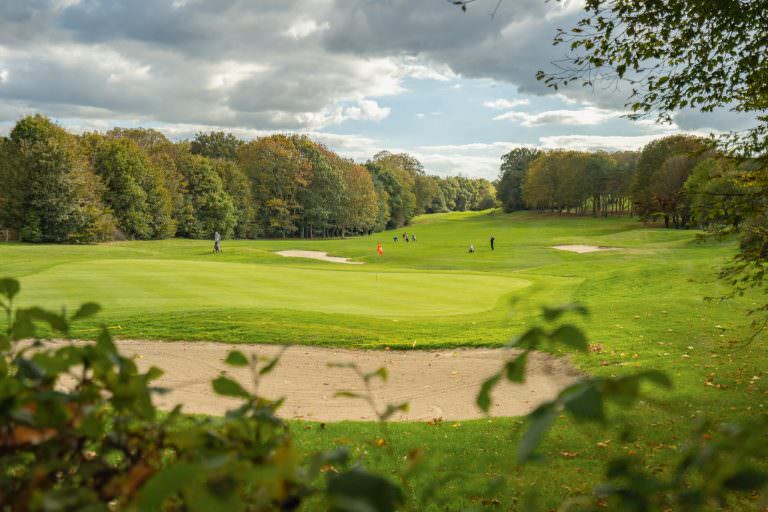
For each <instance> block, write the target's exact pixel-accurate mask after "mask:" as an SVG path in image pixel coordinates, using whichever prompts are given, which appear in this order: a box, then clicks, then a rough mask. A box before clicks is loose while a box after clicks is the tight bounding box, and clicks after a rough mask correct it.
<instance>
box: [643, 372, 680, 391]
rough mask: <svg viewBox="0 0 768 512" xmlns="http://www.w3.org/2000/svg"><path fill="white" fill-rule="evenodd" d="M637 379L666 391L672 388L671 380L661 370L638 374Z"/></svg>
mask: <svg viewBox="0 0 768 512" xmlns="http://www.w3.org/2000/svg"><path fill="white" fill-rule="evenodd" d="M637 377H638V378H640V379H643V380H648V381H650V382H652V383H654V384H656V385H657V386H661V387H663V388H666V389H671V388H672V380H670V378H669V376H668V375H667V374H666V373H664V372H661V371H659V370H648V371H645V372H642V373H639V374H637Z"/></svg>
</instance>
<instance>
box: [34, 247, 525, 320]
mask: <svg viewBox="0 0 768 512" xmlns="http://www.w3.org/2000/svg"><path fill="white" fill-rule="evenodd" d="M530 284H531V283H530V282H529V281H526V280H523V279H515V278H512V277H502V276H489V275H482V274H464V273H458V272H453V273H447V272H446V273H434V272H409V273H403V272H391V271H388V272H383V273H379V272H375V271H368V272H365V271H362V272H350V271H345V270H343V269H338V270H337V269H334V270H323V269H302V268H293V267H286V266H276V265H248V264H244V263H226V262H211V261H190V260H152V259H105V260H100V259H94V260H88V261H83V262H76V263H64V264H61V265H56V266H54V267H51V268H49V269H46V270H43V271H42V272H40V273H37V274H35V275H34V276H30V277H29V278H27V279H26V280H25V289H26V291H27V293H28V294H29V295H30V296H34V297H35V300H36V301H37V302H38V303H42V304H44V305H46V306H53V307H56V306H60V305H62V304H66V305H68V306H69V307H70V308H73V307H75V306H76V305H77V303H78V301H75V300H72V297H73V295H75V294H73V290H78V289H79V290H80V291H79V292H78V293H77V296H78V300H79V301H98V302H100V303H101V304H102V305H103V306H104V307H105V308H106V309H107V310H108V311H111V312H114V313H125V314H128V313H135V314H137V315H139V314H141V313H142V312H144V311H147V310H150V311H152V312H153V313H158V312H163V311H164V312H169V313H172V312H194V311H196V310H205V309H212V308H214V309H218V308H221V309H222V310H229V309H231V308H241V309H248V308H253V309H254V310H255V309H287V310H293V311H315V312H319V313H344V314H353V315H368V316H377V317H378V316H382V317H392V316H394V317H403V316H409V317H410V316H426V315H456V314H467V313H482V312H484V311H486V310H490V309H492V308H494V307H495V306H496V304H497V302H498V301H499V300H500V297H501V296H502V295H504V294H507V293H509V292H512V291H516V290H520V289H522V288H525V287H526V286H529V285H530Z"/></svg>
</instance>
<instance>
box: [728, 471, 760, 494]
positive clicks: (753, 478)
mask: <svg viewBox="0 0 768 512" xmlns="http://www.w3.org/2000/svg"><path fill="white" fill-rule="evenodd" d="M766 482H768V473H766V472H764V471H760V470H758V469H754V468H743V469H740V470H738V471H736V473H734V474H733V475H731V476H730V477H729V478H727V479H726V480H725V481H724V482H723V486H724V487H726V488H728V489H732V490H734V491H752V490H757V489H760V488H761V487H763V486H764V485H765V484H766Z"/></svg>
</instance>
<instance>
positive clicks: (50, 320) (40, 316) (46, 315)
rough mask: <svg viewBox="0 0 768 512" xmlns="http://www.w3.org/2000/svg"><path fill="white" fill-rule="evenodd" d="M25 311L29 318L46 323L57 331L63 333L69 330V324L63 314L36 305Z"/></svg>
mask: <svg viewBox="0 0 768 512" xmlns="http://www.w3.org/2000/svg"><path fill="white" fill-rule="evenodd" d="M27 313H28V314H29V317H30V318H31V319H33V320H37V321H40V322H45V323H47V324H48V325H50V326H51V329H53V330H54V331H59V332H61V333H64V334H66V333H68V332H69V324H68V323H67V319H66V318H64V316H63V315H59V314H57V313H53V312H51V311H47V310H45V309H42V308H38V307H32V308H29V309H28V310H27Z"/></svg>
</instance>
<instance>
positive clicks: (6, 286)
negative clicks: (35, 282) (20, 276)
mask: <svg viewBox="0 0 768 512" xmlns="http://www.w3.org/2000/svg"><path fill="white" fill-rule="evenodd" d="M19 290H21V285H20V284H19V282H18V281H17V280H16V279H12V278H10V277H4V278H2V279H0V295H4V296H5V297H8V300H12V299H13V298H14V297H15V296H16V294H18V293H19Z"/></svg>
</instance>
